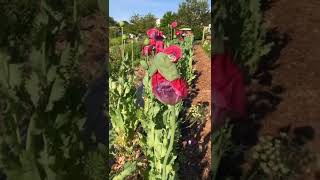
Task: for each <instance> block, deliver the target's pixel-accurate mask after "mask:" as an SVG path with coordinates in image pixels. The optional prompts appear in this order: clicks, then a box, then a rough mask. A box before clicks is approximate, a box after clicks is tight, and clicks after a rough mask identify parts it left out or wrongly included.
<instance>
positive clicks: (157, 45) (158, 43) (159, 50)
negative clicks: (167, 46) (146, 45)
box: [156, 40, 164, 53]
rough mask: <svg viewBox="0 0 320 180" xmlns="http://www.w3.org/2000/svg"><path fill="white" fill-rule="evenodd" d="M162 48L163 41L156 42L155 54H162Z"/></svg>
mask: <svg viewBox="0 0 320 180" xmlns="http://www.w3.org/2000/svg"><path fill="white" fill-rule="evenodd" d="M163 48H164V43H163V41H161V40H160V41H156V53H159V52H162V51H163Z"/></svg>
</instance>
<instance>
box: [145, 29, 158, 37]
mask: <svg viewBox="0 0 320 180" xmlns="http://www.w3.org/2000/svg"><path fill="white" fill-rule="evenodd" d="M147 35H148V37H149V38H150V39H156V38H157V36H159V30H158V29H156V28H151V29H148V31H147Z"/></svg>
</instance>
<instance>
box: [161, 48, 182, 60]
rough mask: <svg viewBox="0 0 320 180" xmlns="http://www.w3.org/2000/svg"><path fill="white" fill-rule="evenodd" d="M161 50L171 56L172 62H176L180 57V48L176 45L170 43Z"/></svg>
mask: <svg viewBox="0 0 320 180" xmlns="http://www.w3.org/2000/svg"><path fill="white" fill-rule="evenodd" d="M163 52H164V53H166V54H168V55H171V56H173V57H174V59H173V62H177V61H178V60H179V59H180V58H181V57H182V49H181V48H180V47H179V46H177V45H171V46H169V47H167V48H165V49H164V50H163Z"/></svg>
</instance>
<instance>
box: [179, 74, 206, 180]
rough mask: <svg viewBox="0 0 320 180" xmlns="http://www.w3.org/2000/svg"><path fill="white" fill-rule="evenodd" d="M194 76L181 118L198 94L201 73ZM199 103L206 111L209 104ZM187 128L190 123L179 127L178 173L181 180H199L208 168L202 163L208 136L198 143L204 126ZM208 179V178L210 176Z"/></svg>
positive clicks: (198, 125) (183, 123) (197, 125)
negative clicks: (197, 85)
mask: <svg viewBox="0 0 320 180" xmlns="http://www.w3.org/2000/svg"><path fill="white" fill-rule="evenodd" d="M195 74H196V78H195V79H194V81H193V83H192V84H193V86H192V87H190V89H191V91H190V92H189V93H190V96H189V97H190V98H188V99H186V100H185V101H184V107H186V108H185V109H184V110H183V112H182V113H181V114H182V116H186V115H187V111H188V109H189V108H190V107H191V104H192V101H193V99H194V98H195V97H196V96H197V95H198V94H199V89H197V88H196V86H195V84H197V81H198V79H199V77H200V76H201V73H199V72H197V71H196V72H195ZM200 103H201V104H202V105H203V106H204V107H206V109H207V110H208V106H209V102H200ZM182 119H185V118H182ZM189 126H190V122H182V123H181V125H180V129H181V141H180V143H179V147H178V151H180V152H179V153H178V161H179V164H181V166H180V168H179V172H178V173H179V177H180V178H181V179H187V180H198V179H199V180H200V179H203V178H205V177H201V176H203V175H202V174H203V172H204V169H205V168H206V167H208V164H207V162H204V161H203V159H205V156H206V152H207V150H208V147H207V146H206V145H207V144H209V143H210V134H209V135H207V136H206V137H204V140H203V142H201V143H200V140H201V138H202V136H201V132H202V130H203V128H204V124H196V125H193V126H192V127H189ZM208 177H210V175H209V176H208Z"/></svg>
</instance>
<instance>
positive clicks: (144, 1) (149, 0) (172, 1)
mask: <svg viewBox="0 0 320 180" xmlns="http://www.w3.org/2000/svg"><path fill="white" fill-rule="evenodd" d="M183 1H184V0H109V16H111V17H113V18H114V19H115V20H116V21H123V20H125V21H129V19H130V17H131V16H133V15H134V14H140V15H146V14H148V13H152V14H153V15H155V16H156V17H158V18H161V17H162V16H163V14H164V13H165V12H167V11H173V12H177V10H178V8H179V4H180V3H181V2H183ZM210 5H211V0H209V6H210Z"/></svg>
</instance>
